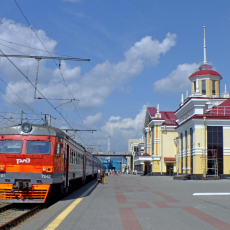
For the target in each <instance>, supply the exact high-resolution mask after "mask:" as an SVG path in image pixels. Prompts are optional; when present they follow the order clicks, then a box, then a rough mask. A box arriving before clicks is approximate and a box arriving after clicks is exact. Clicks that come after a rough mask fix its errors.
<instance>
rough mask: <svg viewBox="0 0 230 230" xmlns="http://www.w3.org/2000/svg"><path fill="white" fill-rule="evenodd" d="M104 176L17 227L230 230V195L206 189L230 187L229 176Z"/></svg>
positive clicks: (37, 229)
mask: <svg viewBox="0 0 230 230" xmlns="http://www.w3.org/2000/svg"><path fill="white" fill-rule="evenodd" d="M106 179H107V180H106V182H105V184H98V185H97V184H96V181H92V182H90V183H88V184H87V185H85V186H84V187H82V188H81V189H79V190H78V191H76V192H74V193H72V194H71V195H69V196H68V197H66V198H65V199H64V200H61V201H59V202H57V203H56V204H54V205H53V206H51V207H50V208H49V209H47V210H44V211H41V212H40V213H38V214H37V215H36V216H34V217H32V218H31V219H30V220H28V221H27V222H25V223H23V224H21V225H20V226H18V227H16V228H14V229H16V230H31V229H32V230H41V229H46V230H51V229H56V230H63V229H65V230H72V229H79V230H123V229H124V230H142V229H143V230H145V229H156V230H172V229H176V230H185V229H189V230H197V229H202V230H206V229H207V230H214V229H221V230H227V229H229V230H230V202H229V201H230V196H229V195H218V194H217V195H215V196H214V195H205V193H229V192H230V181H229V180H206V181H202V180H200V181H177V180H173V179H172V177H160V176H156V177H154V176H149V177H141V176H135V175H124V174H123V175H115V176H113V175H112V176H108V177H107V178H106ZM89 189H92V191H91V192H90V193H89V194H88V195H86V196H85V194H84V193H85V191H87V193H88V192H89ZM193 193H203V195H202V196H193ZM82 194H83V195H82Z"/></svg>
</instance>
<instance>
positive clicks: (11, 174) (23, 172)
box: [0, 122, 104, 203]
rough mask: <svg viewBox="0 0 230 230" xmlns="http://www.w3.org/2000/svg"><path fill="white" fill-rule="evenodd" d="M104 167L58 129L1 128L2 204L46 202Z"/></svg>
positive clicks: (34, 127)
mask: <svg viewBox="0 0 230 230" xmlns="http://www.w3.org/2000/svg"><path fill="white" fill-rule="evenodd" d="M103 167H104V166H103V164H102V163H101V161H100V160H99V159H97V158H96V157H94V156H93V155H92V154H91V153H90V152H88V151H87V150H86V149H85V148H84V147H83V146H82V145H81V144H79V143H77V142H76V141H74V140H73V139H72V138H70V136H69V135H67V134H66V133H65V132H63V131H62V130H60V129H58V128H55V127H51V126H47V125H33V124H30V123H28V122H26V123H23V124H22V125H16V126H11V127H6V128H2V129H0V202H11V203H16V202H17V203H45V202H46V201H47V200H49V198H50V197H54V196H57V195H60V194H62V193H66V192H68V191H69V190H71V189H74V188H77V187H78V186H79V185H81V184H82V183H84V182H85V181H87V180H90V179H92V178H94V177H95V176H96V175H97V171H98V170H99V169H100V170H101V169H102V168H103Z"/></svg>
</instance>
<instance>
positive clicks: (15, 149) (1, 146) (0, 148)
mask: <svg viewBox="0 0 230 230" xmlns="http://www.w3.org/2000/svg"><path fill="white" fill-rule="evenodd" d="M21 152H22V141H16V140H3V141H0V153H16V154H20V153H21Z"/></svg>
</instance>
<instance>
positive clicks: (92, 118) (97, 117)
mask: <svg viewBox="0 0 230 230" xmlns="http://www.w3.org/2000/svg"><path fill="white" fill-rule="evenodd" d="M101 117H102V113H97V114H95V115H94V116H92V115H91V116H87V117H86V119H85V120H84V121H83V123H84V124H85V125H86V126H87V125H95V124H96V123H97V122H98V121H99V120H100V119H101Z"/></svg>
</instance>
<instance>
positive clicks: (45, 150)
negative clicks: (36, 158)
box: [26, 141, 51, 154]
mask: <svg viewBox="0 0 230 230" xmlns="http://www.w3.org/2000/svg"><path fill="white" fill-rule="evenodd" d="M50 152H51V142H50V141H27V144H26V153H27V154H50Z"/></svg>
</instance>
